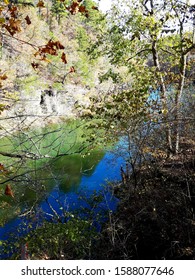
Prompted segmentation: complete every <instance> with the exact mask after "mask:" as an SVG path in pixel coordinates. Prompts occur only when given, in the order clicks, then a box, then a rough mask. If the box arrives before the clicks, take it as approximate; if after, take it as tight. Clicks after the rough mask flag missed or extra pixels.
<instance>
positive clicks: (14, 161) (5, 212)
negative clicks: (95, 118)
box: [0, 121, 105, 225]
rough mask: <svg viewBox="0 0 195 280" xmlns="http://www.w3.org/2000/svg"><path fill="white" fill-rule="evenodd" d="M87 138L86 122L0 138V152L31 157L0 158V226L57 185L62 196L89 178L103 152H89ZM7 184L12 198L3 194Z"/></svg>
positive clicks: (39, 199) (32, 204)
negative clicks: (12, 195)
mask: <svg viewBox="0 0 195 280" xmlns="http://www.w3.org/2000/svg"><path fill="white" fill-rule="evenodd" d="M89 136H90V131H88V132H86V130H85V123H83V122H80V121H69V122H67V123H65V124H63V125H62V124H61V125H52V126H50V127H46V128H39V129H34V130H31V131H28V130H26V131H20V132H18V133H17V134H14V135H7V136H6V137H3V138H1V139H0V151H1V152H6V153H9V154H12V155H14V156H16V155H25V154H27V155H28V156H31V157H34V158H33V159H29V158H25V157H24V158H19V157H5V156H2V155H1V156H0V163H1V164H2V165H3V169H4V170H1V173H0V209H1V210H0V225H3V224H4V223H6V222H7V221H9V220H10V219H12V218H14V217H16V216H17V215H18V214H20V212H21V210H22V209H23V208H24V207H25V208H27V209H28V208H29V209H30V208H31V207H33V206H35V205H36V204H38V203H40V201H42V200H44V198H45V196H46V195H47V194H48V193H49V192H50V191H51V190H52V189H53V188H54V187H55V186H56V185H58V186H59V188H60V190H62V191H63V192H65V193H66V192H69V191H70V190H72V189H73V188H74V191H75V190H76V189H77V187H78V186H79V184H80V181H81V177H82V175H86V176H90V175H91V174H92V173H93V171H94V169H95V167H96V165H97V164H98V162H99V161H100V160H101V159H102V158H103V156H104V153H105V151H104V150H103V149H101V150H100V149H91V145H90V141H89V140H88V139H89ZM36 156H37V158H36ZM38 157H39V158H41V159H38ZM7 184H10V186H11V188H12V191H13V194H14V198H12V197H10V196H6V195H5V194H4V192H5V187H6V185H7Z"/></svg>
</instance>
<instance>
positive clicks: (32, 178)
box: [0, 128, 124, 259]
mask: <svg viewBox="0 0 195 280" xmlns="http://www.w3.org/2000/svg"><path fill="white" fill-rule="evenodd" d="M52 129H54V128H52ZM74 133H75V131H74ZM79 133H80V132H79ZM39 134H40V133H37V132H36V134H34V133H33V135H36V139H39V138H37V135H39ZM31 135H32V134H31ZM47 135H50V134H47ZM51 135H52V137H54V136H53V134H51ZM51 135H50V136H51ZM60 135H64V134H62V133H61V134H60ZM66 135H68V136H69V134H67V129H66ZM31 137H32V136H31ZM71 137H72V136H71ZM76 137H77V148H78V146H80V145H81V143H79V144H78V142H79V140H78V134H77V136H76ZM28 138H29V136H28ZM57 138H58V141H56V142H55V146H58V145H59V142H60V143H62V142H61V140H62V138H61V137H59V136H58V135H57V136H56V135H55V139H57ZM73 138H74V137H73ZM67 139H70V137H69V138H67ZM67 139H66V140H65V142H66V150H68V149H69V148H67V142H68V140H67ZM12 141H13V140H12ZM17 141H18V139H17ZM74 141H75V140H74ZM74 141H72V142H74ZM4 143H5V142H4ZM37 143H38V142H37ZM48 143H54V139H53V138H52V139H51V138H50V139H48V138H47V139H44V141H42V142H41V144H40V143H38V144H39V145H41V147H39V148H40V149H42V148H43V147H48ZM38 144H37V145H38ZM12 145H13V142H12ZM14 145H16V144H14ZM17 145H18V144H17ZM22 145H23V147H22V149H23V148H24V146H25V147H26V148H27V149H29V147H30V148H31V151H33V149H34V146H33V147H31V146H30V144H29V142H25V141H24V140H23V144H22ZM62 146H63V145H62V144H61V147H62ZM71 146H72V144H71ZM7 147H8V146H7ZM17 147H18V146H17ZM74 148H75V145H74ZM10 149H11V150H12V149H13V147H12V148H10ZM20 149H21V147H20ZM49 149H50V148H49ZM63 149H64V148H62V149H61V150H63ZM50 150H51V149H50ZM116 150H117V149H113V150H111V151H106V149H105V148H104V149H102V150H101V149H97V148H96V149H93V150H90V152H87V153H83V154H82V153H81V154H74V153H72V151H71V152H70V155H66V156H62V157H59V158H57V159H55V160H52V161H50V162H49V163H48V162H44V164H43V163H39V162H37V163H36V167H37V168H36V172H32V173H31V172H30V173H28V172H27V171H29V170H31V169H32V167H35V162H33V163H29V164H27V163H26V167H25V168H24V167H21V169H20V170H19V169H18V170H17V174H19V175H20V174H22V173H24V170H25V171H26V172H27V173H26V174H25V175H24V176H19V177H18V178H19V180H16V181H15V182H14V183H13V184H14V186H13V189H14V190H15V192H16V196H17V197H16V200H17V201H16V202H15V203H14V201H12V200H13V199H12V198H9V197H8V198H7V197H5V198H4V200H7V203H8V204H10V208H9V207H8V208H7V211H6V212H5V211H2V213H1V215H2V214H3V213H4V214H6V221H5V222H4V224H3V225H2V226H1V227H0V240H1V241H3V240H9V239H11V238H13V236H14V235H15V236H18V235H19V236H22V235H25V234H26V233H27V232H28V231H29V230H31V229H32V224H33V227H37V226H40V223H41V221H42V220H48V221H55V220H56V219H59V218H61V219H62V220H63V219H64V217H65V213H67V212H69V213H71V212H73V211H79V212H80V215H81V216H82V213H84V212H83V209H86V208H90V207H91V205H90V204H89V203H88V199H89V198H90V197H91V196H93V195H94V194H95V195H98V193H99V192H102V193H103V200H102V201H100V202H99V203H98V204H97V206H96V207H95V208H94V210H93V212H94V214H93V215H94V217H93V219H94V223H96V226H97V229H99V225H98V221H96V220H97V219H98V218H96V216H97V217H98V215H97V213H98V212H100V211H110V210H112V211H114V210H115V209H116V206H117V199H116V198H115V197H113V196H112V194H111V193H110V192H109V190H108V189H107V188H105V186H106V184H107V183H108V182H113V181H118V180H120V179H121V177H120V166H121V165H123V164H124V158H122V157H119V156H118V155H117V153H116ZM47 152H48V151H47ZM53 152H54V151H53V150H51V153H53ZM60 152H61V151H60ZM44 153H45V152H44ZM9 164H10V162H9ZM16 164H17V163H16V162H13V163H12V166H14V167H15V165H16ZM9 211H10V212H11V211H13V212H14V211H15V212H16V213H13V215H11V214H10V213H9ZM17 212H18V214H17ZM1 215H0V216H1ZM35 218H36V219H35ZM32 220H33V222H32ZM29 224H30V226H29ZM0 258H1V259H5V258H6V256H5V254H4V253H0Z"/></svg>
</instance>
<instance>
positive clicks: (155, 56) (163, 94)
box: [152, 36, 173, 152]
mask: <svg viewBox="0 0 195 280" xmlns="http://www.w3.org/2000/svg"><path fill="white" fill-rule="evenodd" d="M152 37H153V36H152ZM152 39H153V42H152V56H153V62H154V66H155V67H156V70H157V73H158V76H159V78H160V87H161V101H162V107H163V110H164V111H165V112H166V113H165V115H164V118H163V121H164V123H165V127H166V140H167V148H168V149H167V150H168V151H169V152H170V151H172V150H173V145H172V139H171V127H170V123H169V118H168V105H167V103H168V102H167V93H166V86H165V82H164V78H163V75H162V73H161V67H160V62H159V58H158V51H157V41H156V39H155V38H152Z"/></svg>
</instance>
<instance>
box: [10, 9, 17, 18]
mask: <svg viewBox="0 0 195 280" xmlns="http://www.w3.org/2000/svg"><path fill="white" fill-rule="evenodd" d="M9 12H10V15H11V17H12V18H15V19H16V18H17V17H18V8H17V7H16V6H13V7H10V8H9Z"/></svg>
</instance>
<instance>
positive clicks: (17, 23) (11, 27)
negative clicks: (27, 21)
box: [2, 18, 21, 36]
mask: <svg viewBox="0 0 195 280" xmlns="http://www.w3.org/2000/svg"><path fill="white" fill-rule="evenodd" d="M2 27H5V28H6V29H7V31H8V32H9V33H10V34H11V35H12V36H13V35H14V34H16V33H17V32H20V31H21V20H16V19H14V18H10V19H9V24H3V25H2Z"/></svg>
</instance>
